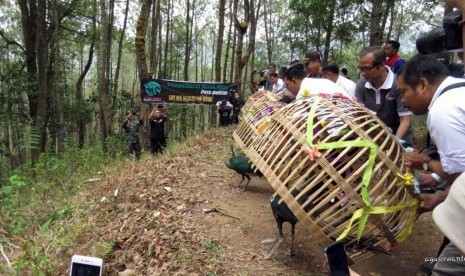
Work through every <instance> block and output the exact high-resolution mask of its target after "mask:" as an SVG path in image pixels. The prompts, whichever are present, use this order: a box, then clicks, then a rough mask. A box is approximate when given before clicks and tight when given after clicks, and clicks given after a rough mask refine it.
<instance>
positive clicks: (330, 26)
mask: <svg viewBox="0 0 465 276" xmlns="http://www.w3.org/2000/svg"><path fill="white" fill-rule="evenodd" d="M335 11H336V0H331V2H330V6H329V11H328V17H327V20H326V37H325V46H324V50H323V63H327V62H328V59H329V48H330V46H331V36H332V31H333V21H334V13H335Z"/></svg>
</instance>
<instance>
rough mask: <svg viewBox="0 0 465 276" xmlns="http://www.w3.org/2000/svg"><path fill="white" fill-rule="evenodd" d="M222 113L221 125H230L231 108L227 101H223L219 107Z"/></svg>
mask: <svg viewBox="0 0 465 276" xmlns="http://www.w3.org/2000/svg"><path fill="white" fill-rule="evenodd" d="M218 114H219V115H220V126H229V124H231V108H230V107H229V106H227V103H226V101H222V102H221V104H220V108H219V109H218Z"/></svg>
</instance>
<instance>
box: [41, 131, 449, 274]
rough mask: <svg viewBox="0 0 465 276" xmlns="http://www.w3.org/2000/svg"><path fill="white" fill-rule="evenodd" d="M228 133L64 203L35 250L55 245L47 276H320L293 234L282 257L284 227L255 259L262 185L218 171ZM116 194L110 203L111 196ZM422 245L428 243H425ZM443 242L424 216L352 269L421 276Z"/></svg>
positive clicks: (266, 212) (112, 176)
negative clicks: (87, 271) (94, 262)
mask: <svg viewBox="0 0 465 276" xmlns="http://www.w3.org/2000/svg"><path fill="white" fill-rule="evenodd" d="M231 133H232V128H223V129H218V130H215V131H212V132H207V133H205V134H203V135H201V136H199V137H197V138H195V139H190V140H188V141H187V142H186V143H184V144H182V145H178V146H176V147H175V148H174V149H170V151H168V152H167V153H165V154H164V155H161V156H149V155H145V156H143V157H142V159H141V160H140V161H134V160H129V159H128V160H127V161H126V162H123V163H121V164H118V165H117V166H115V167H109V168H107V169H106V170H105V171H103V175H102V176H101V178H102V179H101V180H99V181H95V182H91V183H88V184H86V185H89V187H87V189H86V190H87V192H85V193H82V194H79V195H77V196H76V197H75V198H72V199H70V202H71V204H72V206H76V207H75V208H74V209H73V215H72V217H71V218H70V219H69V220H67V221H64V222H62V223H61V224H57V225H53V227H52V228H51V230H50V233H51V234H50V235H48V236H46V237H40V236H38V237H36V238H35V241H36V243H37V244H38V245H40V246H42V247H44V248H49V247H50V245H51V244H54V247H57V248H58V250H56V252H54V253H51V252H48V253H49V254H50V255H53V256H54V260H51V261H50V262H51V265H53V268H52V270H53V271H54V273H53V274H54V275H66V273H69V271H68V268H69V261H70V258H71V256H72V255H73V254H81V255H91V256H98V257H102V258H103V259H104V262H105V272H106V275H118V274H119V273H121V272H125V273H126V274H123V275H327V274H326V268H325V258H324V255H323V252H322V249H321V248H320V247H319V246H318V245H317V244H316V243H315V242H313V241H312V238H311V235H310V233H308V231H307V230H305V229H303V228H300V225H299V224H297V228H296V244H295V253H296V256H295V257H293V258H292V259H290V260H289V258H288V256H287V254H286V253H287V247H288V245H289V241H288V238H289V227H288V225H285V229H284V235H285V241H284V242H283V243H282V244H281V247H280V248H279V249H278V251H277V253H276V254H275V256H274V257H273V259H272V260H264V259H263V258H262V252H267V251H268V250H270V248H271V245H269V244H261V241H263V240H265V239H267V238H276V236H277V228H276V223H275V221H274V217H273V215H272V214H271V210H270V205H269V197H270V195H271V194H272V193H273V190H272V188H271V186H270V185H269V184H268V183H267V182H266V179H265V178H261V179H259V178H256V177H255V178H252V181H251V183H250V185H249V190H248V191H247V192H245V193H242V192H240V191H239V190H237V189H236V187H235V184H237V183H238V181H239V180H240V176H239V175H237V174H236V173H234V172H232V171H230V170H229V169H227V168H226V167H225V166H224V163H223V161H224V159H225V158H227V157H228V156H229V154H230V147H229V145H230V144H232V143H233V140H232V138H231ZM116 190H118V192H117V195H116V196H115V191H116ZM425 239H427V240H428V243H425ZM440 241H441V235H440V233H439V232H438V231H437V229H436V228H435V226H434V224H433V223H432V222H431V219H430V216H429V215H427V216H423V217H421V218H420V220H419V221H418V222H417V224H416V226H415V228H414V233H413V234H412V236H411V237H410V238H409V239H408V240H407V242H406V243H405V244H403V245H401V246H399V248H398V251H397V252H396V253H395V255H392V256H386V255H383V254H380V255H378V256H375V257H372V258H370V259H368V260H366V261H364V262H362V263H359V264H357V265H355V266H354V267H355V268H356V270H357V271H359V272H360V273H362V275H422V274H421V272H420V271H419V270H418V266H419V264H420V263H421V262H422V261H423V260H424V258H425V257H433V256H435V252H436V249H437V247H438V246H439V244H440Z"/></svg>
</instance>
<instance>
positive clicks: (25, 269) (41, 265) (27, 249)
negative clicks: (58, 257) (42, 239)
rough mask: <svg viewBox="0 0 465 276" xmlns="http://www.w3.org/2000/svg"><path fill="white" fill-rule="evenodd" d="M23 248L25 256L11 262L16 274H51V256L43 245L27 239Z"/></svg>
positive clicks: (39, 275)
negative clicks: (37, 244)
mask: <svg viewBox="0 0 465 276" xmlns="http://www.w3.org/2000/svg"><path fill="white" fill-rule="evenodd" d="M21 249H22V250H23V252H24V256H23V257H22V258H20V259H18V260H17V261H14V262H12V263H11V267H12V268H13V269H14V271H15V273H16V275H26V274H28V275H38V276H42V275H44V276H45V275H51V273H52V270H51V267H50V258H49V255H48V254H46V252H45V250H44V248H43V247H41V246H34V245H33V244H32V243H31V242H30V241H26V242H25V243H24V244H23V246H22V247H21Z"/></svg>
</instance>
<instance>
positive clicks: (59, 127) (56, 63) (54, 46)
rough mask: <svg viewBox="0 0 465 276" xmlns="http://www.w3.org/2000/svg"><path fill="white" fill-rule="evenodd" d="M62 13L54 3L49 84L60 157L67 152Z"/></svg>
mask: <svg viewBox="0 0 465 276" xmlns="http://www.w3.org/2000/svg"><path fill="white" fill-rule="evenodd" d="M59 17H60V11H59V6H58V3H57V0H53V2H52V22H53V24H54V25H55V28H53V30H52V34H51V40H50V52H51V54H52V59H51V61H50V63H51V64H50V69H51V71H50V72H49V76H50V82H49V84H50V85H49V87H50V89H49V91H50V93H53V103H54V106H55V110H54V111H55V114H52V116H51V120H52V122H51V123H52V124H53V135H52V137H54V138H55V139H54V140H55V151H56V153H57V155H58V156H61V154H62V153H63V152H64V150H65V140H64V139H65V119H64V114H63V93H62V89H61V87H60V86H61V76H62V75H61V74H60V73H59V72H60V64H61V61H60V59H61V54H60V30H61V28H60V20H59Z"/></svg>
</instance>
